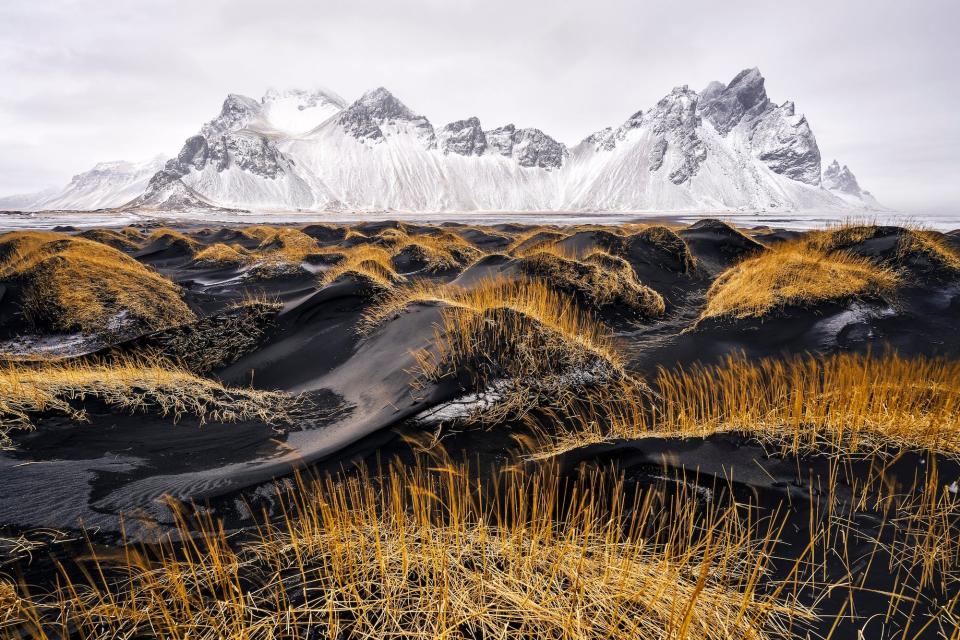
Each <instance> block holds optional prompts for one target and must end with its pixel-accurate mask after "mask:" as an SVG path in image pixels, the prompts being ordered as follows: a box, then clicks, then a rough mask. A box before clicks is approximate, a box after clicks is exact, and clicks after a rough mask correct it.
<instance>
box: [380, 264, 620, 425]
mask: <svg viewBox="0 0 960 640" xmlns="http://www.w3.org/2000/svg"><path fill="white" fill-rule="evenodd" d="M413 304H437V305H441V306H442V311H441V318H442V319H441V321H440V322H439V323H438V324H437V325H436V326H435V328H434V336H433V340H432V341H431V342H430V344H429V345H428V346H427V347H425V348H423V349H421V350H419V351H417V352H416V353H415V356H416V358H417V362H418V368H417V370H416V371H414V372H413V373H414V374H415V376H416V378H417V379H418V380H419V381H421V382H422V381H432V382H439V381H441V380H449V379H455V380H457V381H459V384H460V386H461V387H462V391H463V392H464V393H474V392H477V393H483V394H489V395H490V400H491V401H490V402H489V403H488V405H487V406H486V407H484V408H483V410H484V415H483V416H482V417H481V416H479V415H478V416H473V418H475V419H476V420H480V421H482V422H488V423H495V422H499V421H502V420H505V419H508V418H509V417H510V416H511V415H516V414H522V413H523V412H524V411H526V410H528V409H530V408H533V407H537V406H540V405H542V404H553V403H554V401H555V400H556V398H558V397H561V396H564V395H566V394H569V393H571V392H573V391H574V390H576V389H579V388H582V387H586V386H591V385H594V384H598V383H601V382H602V381H607V380H612V379H619V378H623V377H626V376H627V375H628V374H627V373H626V371H625V370H624V368H623V362H622V359H621V356H620V354H619V352H618V350H617V349H616V348H615V347H614V342H613V338H612V334H611V331H610V330H609V329H608V328H607V327H606V326H605V325H604V324H603V323H601V322H598V321H597V320H596V319H595V318H594V317H593V316H592V315H591V314H590V313H589V312H588V311H586V310H584V309H583V308H582V307H581V305H580V304H578V302H577V301H576V300H575V299H574V298H573V297H572V296H570V295H567V294H563V293H560V292H558V291H556V290H555V289H554V288H552V287H551V286H550V285H548V284H546V283H545V282H543V281H541V280H531V279H527V278H503V277H499V278H493V279H486V280H483V281H480V282H479V283H478V284H476V285H475V286H473V287H471V288H462V287H459V286H456V285H444V284H437V283H432V282H429V281H423V280H421V281H416V282H414V283H412V284H410V285H407V286H403V287H397V288H395V289H394V290H393V291H391V292H389V293H388V294H386V295H385V296H384V297H383V298H381V299H380V301H379V302H378V303H377V304H376V305H374V306H373V307H371V308H370V309H369V310H368V311H367V313H366V314H365V316H364V318H363V321H362V322H361V327H362V330H364V331H372V330H373V329H374V328H375V327H376V326H378V325H379V324H380V323H381V322H383V321H384V320H386V319H387V318H390V317H392V316H394V315H395V314H397V313H401V312H402V311H403V310H405V309H406V308H407V307H409V306H410V305H413Z"/></svg>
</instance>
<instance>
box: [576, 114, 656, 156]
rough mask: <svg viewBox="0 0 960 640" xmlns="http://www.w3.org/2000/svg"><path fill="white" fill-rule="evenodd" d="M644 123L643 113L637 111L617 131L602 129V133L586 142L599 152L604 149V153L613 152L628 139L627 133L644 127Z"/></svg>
mask: <svg viewBox="0 0 960 640" xmlns="http://www.w3.org/2000/svg"><path fill="white" fill-rule="evenodd" d="M643 123H644V120H643V111H637V112H636V113H634V114H633V115H632V116H630V117H629V118H627V121H626V122H624V123H623V124H622V125H620V126H619V127H617V128H616V129H614V128H613V127H607V128H605V129H601V130H600V131H597V132H596V133H594V134H591V135H589V136H587V138H586V140H584V142H587V143H589V144H591V145H593V148H594V149H596V150H598V151H599V150H600V149H603V150H604V151H611V150H613V149H614V148H615V147H616V146H617V143H618V142H621V141H623V140H624V139H625V138H626V137H627V133H628V132H629V131H630V130H631V129H636V128H638V127H640V126H642V125H643Z"/></svg>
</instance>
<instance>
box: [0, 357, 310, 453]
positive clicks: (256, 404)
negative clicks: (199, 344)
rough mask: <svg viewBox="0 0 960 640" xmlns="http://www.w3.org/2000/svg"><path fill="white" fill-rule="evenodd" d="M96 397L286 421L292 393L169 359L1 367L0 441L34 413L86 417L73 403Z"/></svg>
mask: <svg viewBox="0 0 960 640" xmlns="http://www.w3.org/2000/svg"><path fill="white" fill-rule="evenodd" d="M88 398H89V399H96V400H99V401H100V402H103V403H104V404H106V405H108V406H111V407H115V408H116V409H119V410H123V411H130V412H136V411H150V412H152V413H155V414H158V415H161V416H169V417H170V418H172V419H173V420H178V419H180V418H181V417H182V416H184V415H193V416H196V417H197V418H199V419H200V421H201V423H202V422H205V421H214V422H234V421H238V420H254V419H256V420H261V421H263V422H267V423H276V422H280V421H287V411H288V410H289V409H290V408H292V400H291V398H290V396H287V395H286V394H282V393H273V392H265V391H254V390H252V389H238V388H229V387H224V386H223V385H221V384H219V383H217V382H214V381H212V380H208V379H206V378H201V377H199V376H197V375H194V374H192V373H190V372H189V371H187V370H185V369H182V368H180V367H178V366H176V365H174V364H172V363H171V362H169V361H166V360H161V359H149V358H118V359H114V360H111V361H109V362H106V361H105V362H90V361H79V360H77V361H59V362H47V363H40V364H37V365H34V366H27V365H6V366H4V367H2V368H0V446H4V445H6V446H9V444H10V441H9V433H10V432H11V431H12V430H14V429H30V428H31V427H32V424H33V422H32V420H33V417H34V416H36V415H37V414H40V413H45V412H55V413H61V414H64V415H67V416H69V417H70V418H71V419H73V420H77V421H84V420H85V419H86V414H85V412H84V411H83V409H80V408H77V406H76V403H77V402H81V403H82V401H83V400H85V399H88Z"/></svg>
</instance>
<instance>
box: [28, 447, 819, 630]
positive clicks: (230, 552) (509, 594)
mask: <svg viewBox="0 0 960 640" xmlns="http://www.w3.org/2000/svg"><path fill="white" fill-rule="evenodd" d="M385 476H386V477H385V479H384V481H383V483H382V484H374V483H373V482H371V481H370V480H369V479H368V477H367V476H366V475H365V474H361V475H360V476H359V477H356V476H354V477H348V478H344V479H340V480H334V479H327V480H325V481H320V480H316V481H312V482H309V483H306V482H303V481H302V480H301V481H299V482H297V483H295V484H294V487H292V488H291V490H289V491H287V492H284V493H283V494H282V495H281V496H279V497H280V498H281V499H282V500H283V504H284V505H285V506H284V507H283V514H284V517H283V518H282V519H281V520H280V521H279V522H276V523H274V524H263V525H261V526H259V527H258V528H257V531H258V533H257V534H256V536H255V539H254V540H252V541H250V542H248V543H245V544H243V545H241V546H240V547H239V548H236V547H234V546H231V544H230V543H229V542H228V540H227V537H226V534H225V533H224V529H223V527H222V525H220V524H219V523H217V522H213V521H210V520H209V519H206V518H202V519H201V520H200V521H199V522H198V524H197V526H198V527H199V528H200V531H201V535H200V536H199V537H194V538H190V537H188V536H185V538H186V539H188V540H190V542H188V543H187V544H186V545H184V547H183V548H182V549H181V550H179V551H178V552H175V551H174V550H173V548H172V546H171V547H168V546H166V545H165V546H164V547H161V549H160V551H159V552H158V553H156V554H151V555H149V556H148V555H146V554H143V553H139V552H137V551H135V550H133V549H131V548H128V549H127V550H126V551H125V553H124V554H122V555H121V556H120V557H118V558H117V561H116V562H115V563H114V562H111V561H108V560H103V561H96V562H94V563H93V566H92V567H91V569H90V570H89V571H88V572H87V573H86V576H87V577H86V578H85V579H82V580H78V579H69V578H67V577H64V578H62V580H61V588H60V589H58V590H56V591H54V592H53V593H50V594H45V595H41V596H39V597H36V598H35V600H36V603H35V604H34V605H33V606H32V607H31V610H30V614H31V618H34V619H40V620H43V621H44V622H46V623H47V625H48V626H47V628H46V633H44V632H43V631H41V630H40V629H39V628H32V629H31V628H30V625H29V624H27V625H25V626H26V628H27V630H28V631H33V632H34V633H36V634H37V635H36V636H35V637H38V638H48V637H51V638H52V637H59V636H58V635H57V634H58V633H59V632H60V630H63V629H66V628H71V629H72V630H74V631H75V632H76V633H79V635H80V636H82V637H84V638H98V639H106V638H134V637H143V636H150V637H164V638H181V639H186V638H197V639H200V640H204V639H213V638H238V639H240V638H249V639H253V638H281V637H282V638H287V637H291V638H292V637H297V638H300V637H322V638H365V639H368V640H386V639H388V638H448V639H450V640H474V639H477V638H485V639H488V638H499V639H502V640H511V639H518V640H519V639H529V638H540V639H551V640H553V639H555V640H561V639H563V640H588V639H589V640H594V639H595V640H600V639H605V640H636V639H637V638H644V639H649V640H660V639H662V640H666V639H668V638H670V639H688V640H728V639H730V638H752V639H754V640H767V639H772V638H779V637H785V636H786V635H787V629H788V628H791V627H795V625H803V624H804V623H805V622H807V621H809V620H812V619H813V618H814V617H815V616H814V614H813V613H812V612H811V611H810V610H809V609H806V608H804V607H802V606H801V605H799V604H797V603H796V602H795V601H794V600H793V599H792V598H791V597H789V596H788V595H787V593H788V592H787V589H785V588H784V587H785V586H786V585H783V586H778V585H773V584H769V585H764V580H765V579H766V576H767V571H768V565H769V563H770V560H771V558H770V555H769V553H768V552H767V551H766V548H767V545H768V544H769V541H770V540H771V539H772V537H773V536H774V535H776V532H777V524H776V523H770V522H764V523H757V522H755V521H752V520H751V519H750V518H749V516H744V515H742V513H741V511H740V509H739V508H738V507H737V506H731V507H713V508H710V509H708V510H707V512H706V513H705V514H704V516H703V526H702V528H701V526H700V524H699V523H697V522H695V521H694V520H693V519H692V518H691V517H690V513H691V512H693V511H694V510H695V508H694V505H695V504H696V499H695V497H694V495H693V492H692V491H690V492H681V493H682V495H679V496H677V497H675V498H672V499H671V498H665V497H664V496H663V495H662V494H656V493H647V494H645V495H644V496H643V497H642V498H640V497H638V498H637V499H635V500H633V501H630V502H627V501H625V500H623V498H622V495H623V491H622V485H621V484H620V483H619V482H616V481H613V482H609V483H606V482H605V481H604V479H603V478H602V477H598V476H596V475H590V476H586V477H584V478H581V479H580V480H579V481H578V482H577V484H576V486H575V487H573V488H572V496H573V498H572V499H570V500H568V501H566V506H560V505H561V504H563V503H562V502H561V499H560V497H561V495H569V494H565V492H566V491H567V490H568V489H570V488H569V487H566V486H563V485H562V484H561V481H560V480H559V479H558V476H557V474H555V473H552V472H549V471H547V472H541V473H531V474H523V473H520V472H516V471H514V472H506V473H501V478H502V487H503V488H502V489H501V490H500V491H498V492H496V493H494V494H493V495H489V494H484V493H483V490H482V489H481V488H480V487H479V486H478V485H477V484H476V483H475V481H474V480H473V479H472V477H471V476H470V474H469V473H468V472H467V471H466V469H465V468H463V467H461V466H445V467H443V468H439V469H429V470H428V469H426V468H425V465H423V464H421V465H417V466H416V467H414V468H412V469H411V468H404V467H401V466H393V467H391V468H390V470H389V472H387V473H386V474H385ZM184 521H185V518H183V517H181V522H184ZM184 528H186V527H185V526H184ZM94 558H96V554H94ZM798 564H799V563H798ZM113 565H116V566H113ZM768 587H769V588H768ZM47 634H50V635H47Z"/></svg>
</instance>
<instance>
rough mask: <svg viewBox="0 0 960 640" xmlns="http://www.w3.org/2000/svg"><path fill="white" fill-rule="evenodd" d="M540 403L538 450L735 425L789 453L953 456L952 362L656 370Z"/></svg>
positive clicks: (848, 359) (956, 453) (958, 394)
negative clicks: (559, 402) (645, 383)
mask: <svg viewBox="0 0 960 640" xmlns="http://www.w3.org/2000/svg"><path fill="white" fill-rule="evenodd" d="M650 383H651V387H652V389H653V390H654V393H651V392H650V391H649V390H648V389H647V388H646V387H637V386H636V385H635V384H634V382H633V381H632V380H630V379H622V380H616V381H613V382H612V383H610V384H607V385H604V386H599V387H596V388H595V389H593V390H592V391H591V392H590V393H588V394H584V395H581V396H580V397H577V398H575V399H573V400H572V401H571V402H570V403H568V404H567V406H565V407H562V408H559V409H549V408H546V409H545V415H546V416H547V417H546V418H545V419H540V420H539V421H538V424H535V425H533V426H534V427H535V430H536V431H538V435H539V436H540V437H541V438H542V441H541V442H540V444H538V445H536V446H535V447H534V448H535V449H536V450H537V451H538V454H537V455H553V454H554V453H556V452H559V451H565V450H569V449H571V448H575V447H579V446H583V445H585V444H591V443H596V442H604V441H608V440H611V439H615V438H643V437H650V436H657V437H681V438H686V437H704V436H709V435H713V434H716V433H725V432H737V433H742V434H745V435H748V436H752V437H757V438H759V439H760V440H761V441H763V442H767V443H770V444H771V445H773V446H778V447H782V448H785V449H786V450H788V451H789V452H790V453H792V454H798V453H802V452H806V451H832V452H840V453H846V454H866V453H872V452H874V451H877V450H882V449H885V448H886V449H890V450H892V451H898V450H923V451H933V452H936V453H938V454H944V455H948V456H953V457H957V458H960V362H955V361H950V360H946V359H941V358H933V359H931V358H925V357H915V358H904V357H902V356H899V355H897V354H896V353H893V352H888V353H886V354H884V355H883V356H872V355H858V354H838V355H831V356H823V357H816V356H798V357H794V358H790V359H786V360H781V359H763V360H759V361H749V360H747V359H745V358H744V357H742V356H736V357H734V356H731V357H729V358H727V360H726V361H725V362H723V363H722V364H718V365H713V366H702V365H694V366H692V367H689V368H687V369H683V368H677V369H672V370H666V369H661V370H659V372H658V373H657V375H656V376H655V377H654V378H653V379H651V380H650Z"/></svg>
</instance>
